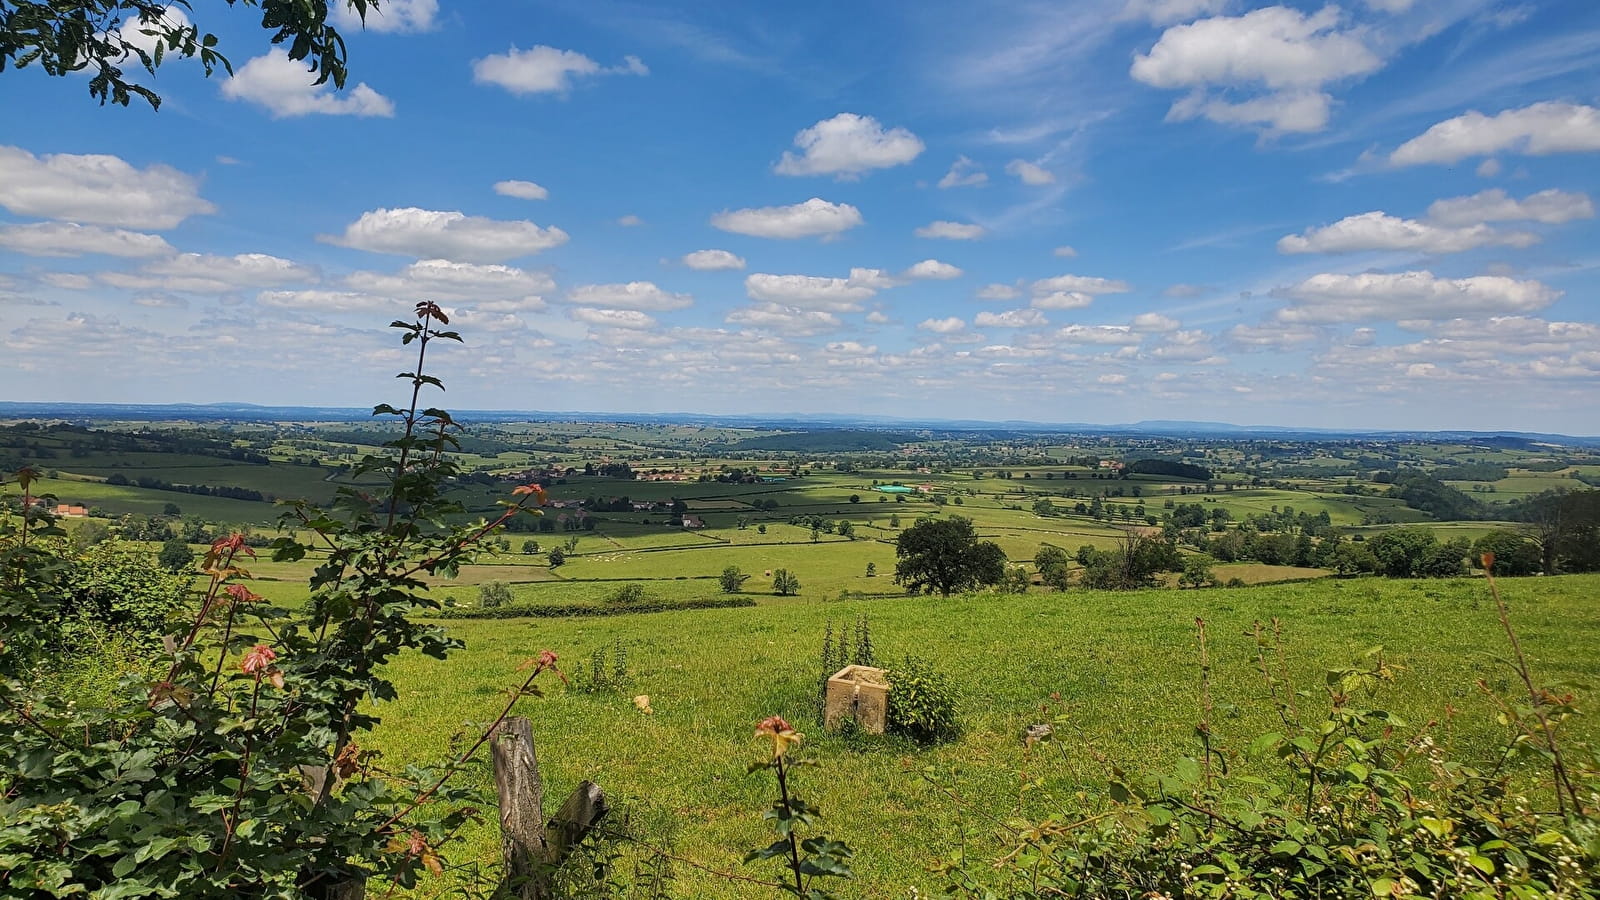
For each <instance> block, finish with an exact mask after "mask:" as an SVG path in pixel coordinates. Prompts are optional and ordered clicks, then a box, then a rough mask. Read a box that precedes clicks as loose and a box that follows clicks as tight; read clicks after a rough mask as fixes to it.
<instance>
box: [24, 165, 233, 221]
mask: <svg viewBox="0 0 1600 900" xmlns="http://www.w3.org/2000/svg"><path fill="white" fill-rule="evenodd" d="M0 206H4V207H5V208H6V209H8V210H10V211H12V212H14V213H16V214H18V215H22V216H35V217H38V218H41V219H68V220H71V221H73V222H82V223H85V224H90V225H117V226H122V227H125V228H154V229H158V230H160V229H167V228H176V227H177V226H178V225H179V223H181V222H182V221H183V220H184V219H187V218H188V217H190V216H193V215H201V214H204V213H211V212H216V207H215V206H212V205H211V204H210V203H209V202H207V201H206V200H203V199H201V197H200V180H199V179H198V178H195V177H194V176H192V175H186V174H184V173H182V172H179V171H178V170H177V169H173V168H170V167H168V166H163V165H152V166H148V167H146V168H143V169H138V168H135V167H133V166H131V165H129V164H128V163H127V162H126V161H124V160H123V159H122V158H121V157H116V156H106V155H101V154H90V155H83V156H79V155H75V154H70V153H57V154H54V155H46V156H34V155H33V154H32V153H29V152H28V151H26V150H23V149H22V148H21V147H7V146H3V145H0Z"/></svg>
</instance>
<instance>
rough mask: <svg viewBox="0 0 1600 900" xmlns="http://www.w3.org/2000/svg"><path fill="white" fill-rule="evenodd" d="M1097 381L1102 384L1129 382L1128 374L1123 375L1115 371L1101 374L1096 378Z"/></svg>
mask: <svg viewBox="0 0 1600 900" xmlns="http://www.w3.org/2000/svg"><path fill="white" fill-rule="evenodd" d="M1095 381H1097V382H1099V383H1101V384H1127V383H1128V376H1126V375H1121V374H1115V373H1113V374H1106V375H1101V376H1099V377H1097V378H1096V379H1095Z"/></svg>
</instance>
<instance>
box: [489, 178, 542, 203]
mask: <svg viewBox="0 0 1600 900" xmlns="http://www.w3.org/2000/svg"><path fill="white" fill-rule="evenodd" d="M494 192H495V193H496V194H499V195H500V196H502V197H515V198H517V199H518V200H545V199H548V198H549V196H550V192H549V191H547V190H545V188H544V187H543V186H542V185H538V184H534V183H533V182H531V181H517V180H515V179H513V180H510V181H496V182H495V183H494Z"/></svg>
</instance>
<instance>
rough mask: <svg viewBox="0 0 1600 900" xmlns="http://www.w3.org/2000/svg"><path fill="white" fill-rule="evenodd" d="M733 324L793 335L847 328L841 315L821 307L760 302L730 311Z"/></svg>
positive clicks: (729, 320)
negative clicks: (813, 307)
mask: <svg viewBox="0 0 1600 900" xmlns="http://www.w3.org/2000/svg"><path fill="white" fill-rule="evenodd" d="M724 321H726V322H727V323H728V324H730V325H741V326H744V327H747V328H754V329H757V330H760V331H770V332H773V333H776V334H783V335H788V336H791V337H807V336H810V335H815V334H826V333H828V332H830V331H837V330H839V329H840V328H842V327H844V323H843V322H841V321H839V317H838V316H835V315H834V314H833V313H830V312H827V311H825V310H820V309H797V308H795V307H793V306H784V305H783V304H781V303H758V304H755V305H753V306H746V307H741V308H739V309H735V310H733V311H732V312H730V313H728V316H727V318H726V319H724Z"/></svg>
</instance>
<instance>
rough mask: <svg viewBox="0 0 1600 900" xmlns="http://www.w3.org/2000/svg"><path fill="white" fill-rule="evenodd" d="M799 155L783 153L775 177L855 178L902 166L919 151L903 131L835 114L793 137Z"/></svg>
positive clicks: (912, 137) (866, 118)
mask: <svg viewBox="0 0 1600 900" xmlns="http://www.w3.org/2000/svg"><path fill="white" fill-rule="evenodd" d="M794 145H795V146H796V147H799V148H800V150H801V151H802V153H801V155H799V156H796V155H794V154H793V153H790V152H788V151H785V152H784V154H783V158H782V159H780V160H778V164H777V166H775V167H774V169H775V170H776V171H777V173H778V174H779V175H836V176H838V177H839V178H841V179H848V178H859V177H860V176H861V175H862V174H863V173H864V172H867V171H870V170H872V169H887V168H890V167H893V166H900V165H904V164H906V163H908V162H911V161H912V160H913V159H916V158H917V155H918V154H920V153H921V152H922V150H923V145H922V141H921V140H920V139H919V138H918V137H917V136H916V135H914V134H912V133H911V132H909V131H907V130H906V129H904V128H890V129H887V130H886V129H884V127H883V126H882V125H880V124H879V123H878V120H877V119H874V118H873V117H871V116H858V115H856V114H855V113H839V114H838V115H836V116H834V117H833V118H831V119H823V120H822V121H821V122H818V123H817V124H815V125H812V126H811V127H810V128H806V129H804V130H802V131H801V132H800V133H799V134H797V135H795V136H794Z"/></svg>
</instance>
